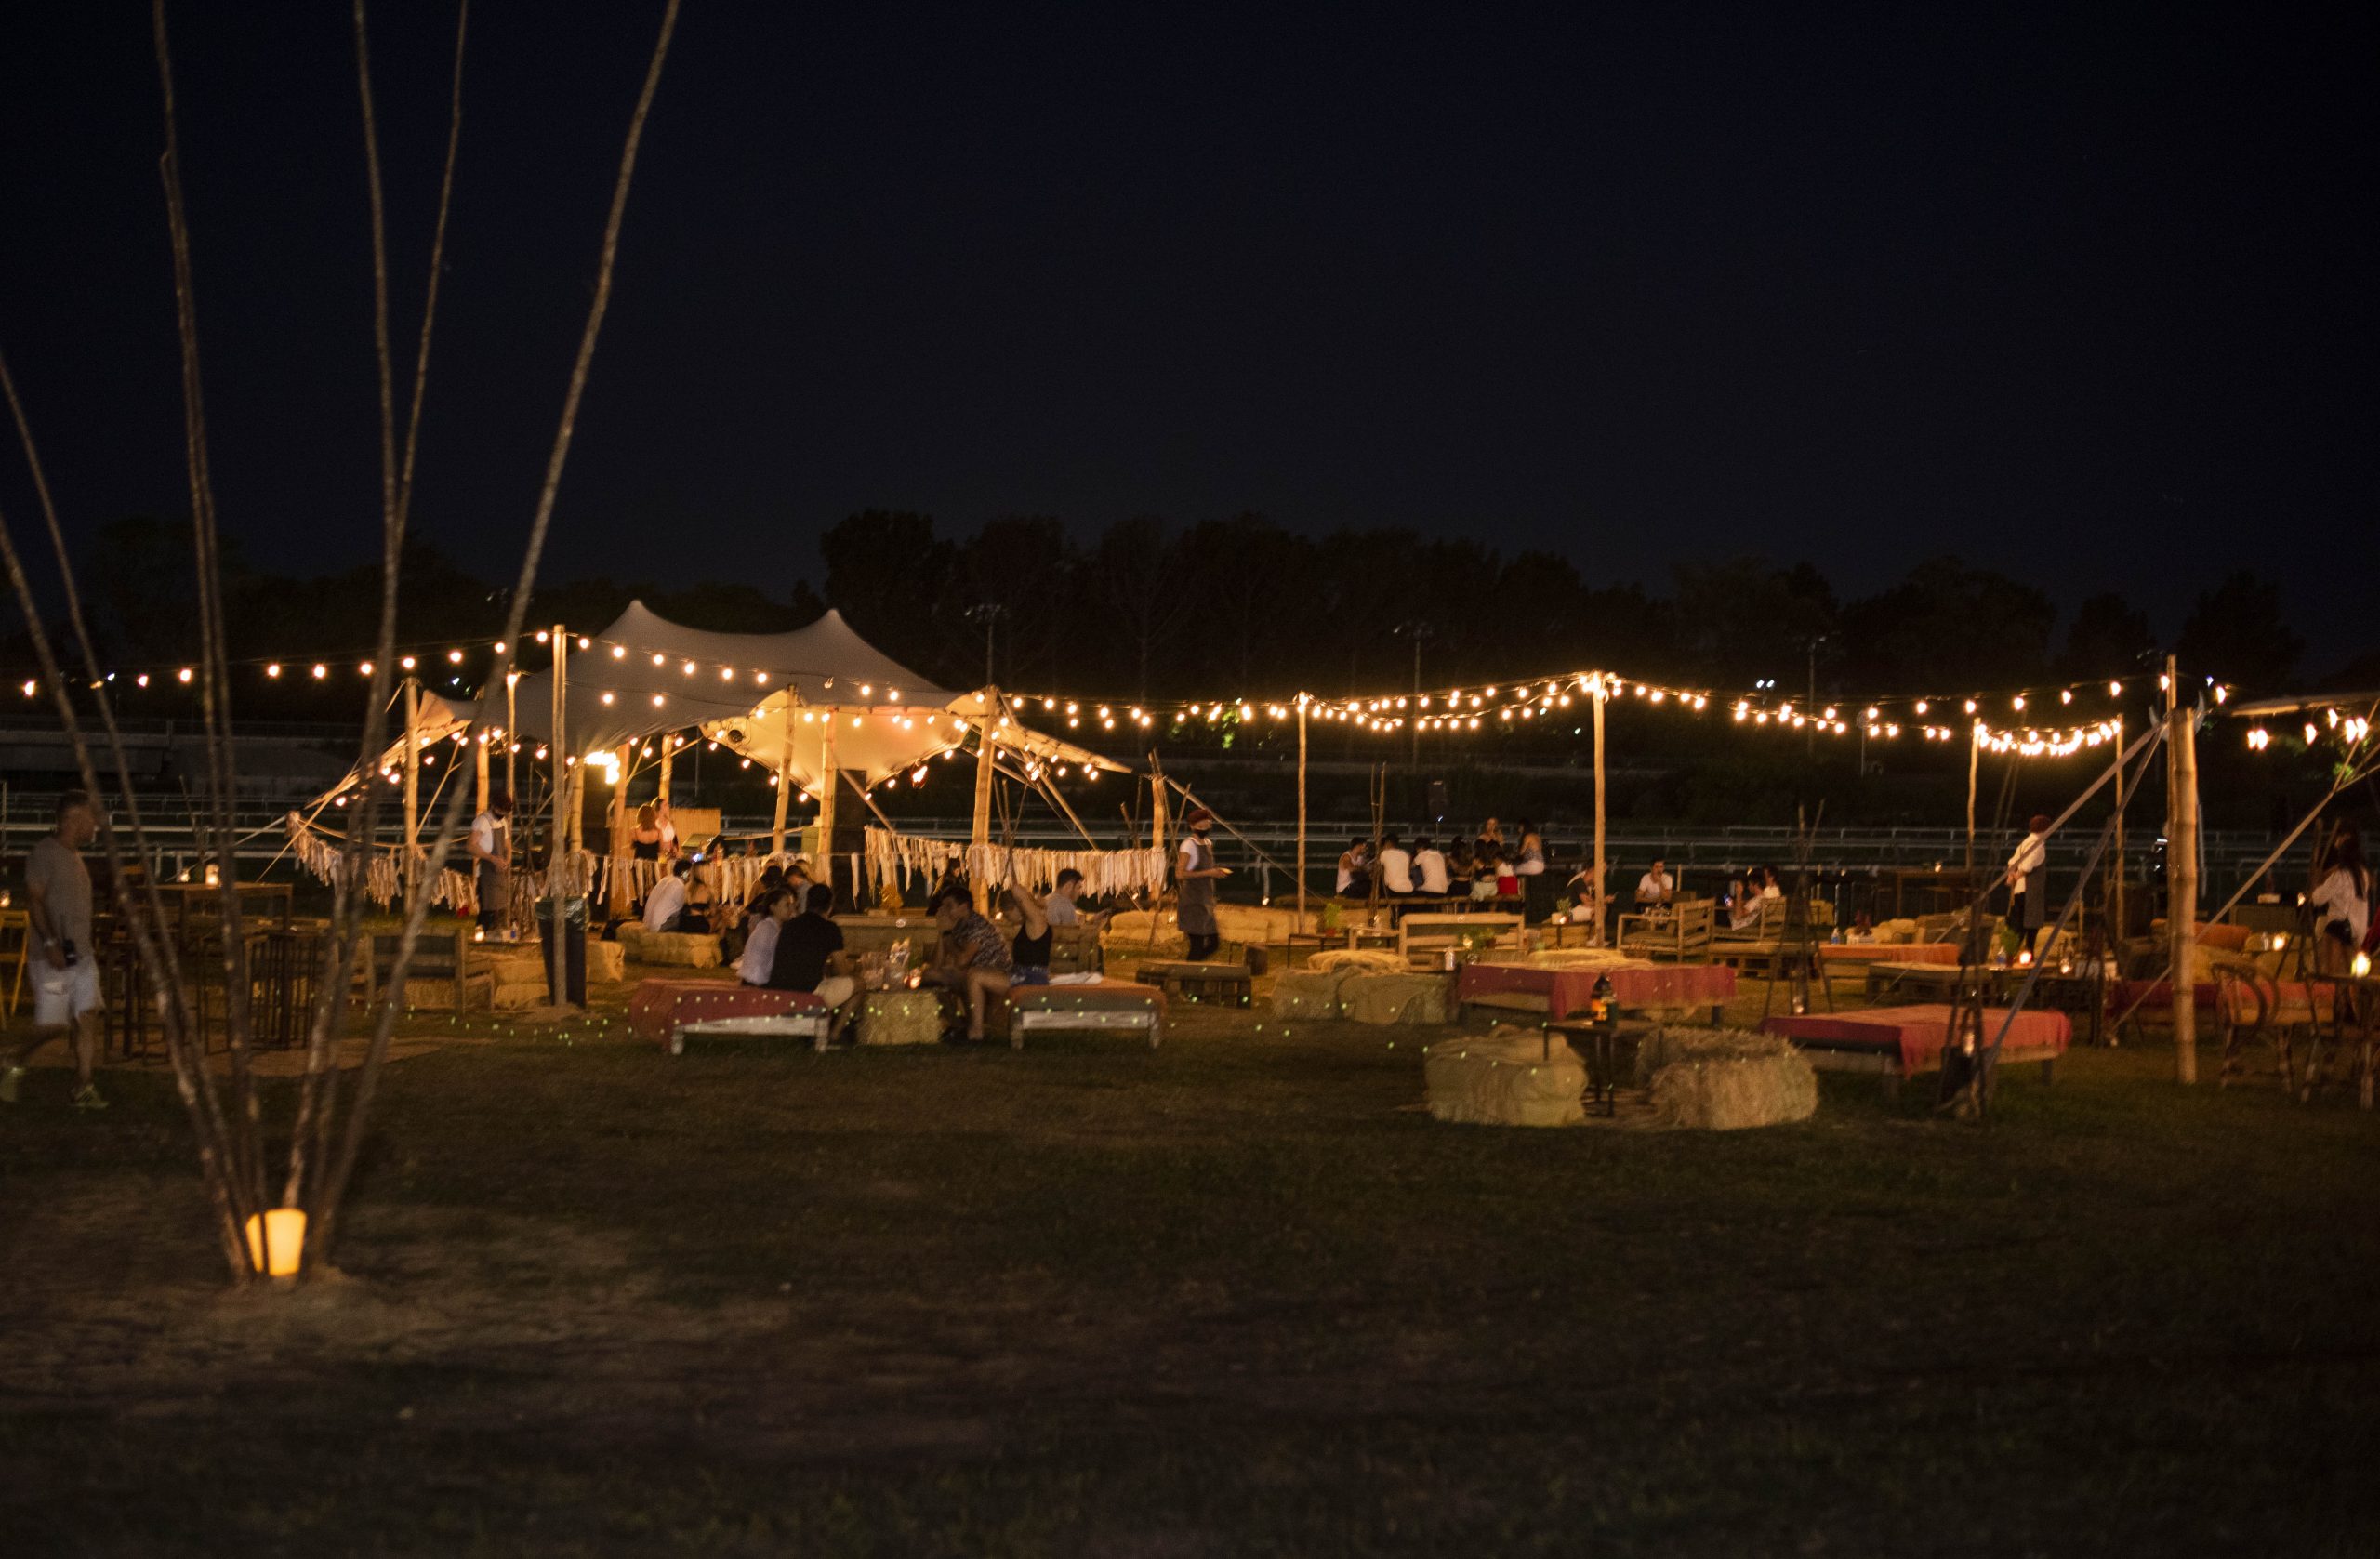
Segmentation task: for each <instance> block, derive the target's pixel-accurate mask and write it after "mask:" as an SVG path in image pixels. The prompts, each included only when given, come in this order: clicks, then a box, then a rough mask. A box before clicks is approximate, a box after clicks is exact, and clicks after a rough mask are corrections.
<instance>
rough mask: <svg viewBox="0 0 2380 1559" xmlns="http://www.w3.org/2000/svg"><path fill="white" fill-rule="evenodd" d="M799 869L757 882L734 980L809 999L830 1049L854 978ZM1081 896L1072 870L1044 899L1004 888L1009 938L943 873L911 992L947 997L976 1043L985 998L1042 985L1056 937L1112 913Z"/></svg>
mask: <svg viewBox="0 0 2380 1559" xmlns="http://www.w3.org/2000/svg"><path fill="white" fill-rule="evenodd" d="M806 865H807V864H806V863H805V862H802V861H800V860H796V861H795V862H793V863H792V864H791V865H789V866H786V867H782V868H780V867H777V866H771V867H769V868H768V870H767V871H765V872H763V873H762V874H761V877H760V882H759V883H758V884H757V885H756V886H755V887H754V889H753V892H752V896H751V898H750V899H748V900H747V902H746V904H745V905H744V911H743V916H742V921H741V926H740V932H741V937H742V942H741V951H740V953H739V954H738V955H737V957H736V958H735V972H736V976H737V978H738V979H740V980H741V981H742V982H743V983H744V984H747V985H754V986H759V987H761V988H763V989H767V990H779V991H810V992H813V993H815V994H816V995H817V997H819V999H821V1000H822V1001H824V1002H826V1005H827V1006H828V1007H829V1008H830V1009H832V1010H833V1015H832V1017H831V1018H830V1020H829V1023H828V1029H827V1037H828V1038H829V1039H830V1040H832V1039H834V1038H837V1037H840V1035H841V1034H842V1031H843V1030H844V1029H845V1028H846V1027H847V1026H848V1025H849V1024H850V1021H851V1018H852V1016H853V1013H854V1012H855V1011H857V1009H858V1006H859V998H860V996H861V988H860V979H859V969H858V965H857V963H856V961H855V960H854V959H853V957H852V955H851V954H850V952H849V951H848V950H847V949H846V948H845V945H844V939H843V928H842V927H841V926H840V925H838V924H836V923H835V919H834V910H835V890H834V888H833V887H832V886H831V885H830V884H827V883H824V882H812V881H810V880H809V879H808V877H807V872H806ZM1082 890H1083V877H1082V873H1080V872H1078V871H1076V870H1073V869H1072V868H1068V869H1067V870H1064V871H1062V872H1060V873H1059V874H1058V879H1057V881H1056V882H1055V884H1053V885H1052V886H1051V890H1050V892H1048V893H1047V894H1046V895H1044V894H1039V893H1036V892H1033V890H1031V889H1030V888H1028V887H1026V886H1025V885H1024V884H1023V883H1020V882H1012V883H1010V884H1008V885H1007V887H1005V888H1003V889H1002V890H1001V891H1000V893H999V897H1000V899H1001V900H1002V901H1003V902H1004V903H1005V905H1007V906H1008V907H1009V908H1010V909H1011V910H1012V911H1013V913H1014V917H1015V927H1016V929H1015V931H1014V932H1013V933H1012V934H1010V933H1006V932H1003V931H1002V930H1001V929H1000V927H999V926H998V925H996V924H994V923H993V921H992V920H991V919H990V918H987V917H986V916H985V915H982V914H980V913H978V912H977V910H976V908H975V901H974V895H973V892H972V888H971V887H970V886H969V884H968V883H967V881H966V880H965V879H964V878H963V877H961V876H957V875H952V874H946V875H945V879H944V880H943V881H942V882H941V883H940V884H938V885H937V886H936V888H935V890H934V893H933V896H932V900H931V901H930V904H929V906H928V907H929V911H930V913H931V915H932V918H933V924H934V930H935V932H936V937H935V943H934V947H933V950H932V955H931V956H930V957H929V958H928V959H927V961H926V963H925V965H924V966H923V967H922V968H921V969H920V970H919V984H921V985H924V986H930V987H933V988H937V989H940V990H942V991H945V992H946V993H948V995H949V997H950V998H951V1001H952V1004H953V1005H954V1006H955V1007H956V1008H957V1009H958V1010H959V1011H960V1012H962V1013H963V1014H964V1017H965V1020H966V1029H965V1032H966V1037H967V1038H968V1039H970V1040H978V1041H979V1040H981V1039H982V1038H983V1037H984V1022H985V1012H986V1011H987V1009H988V1008H989V1006H990V1003H991V1001H992V998H993V997H999V996H1005V995H1007V994H1008V992H1009V991H1010V990H1012V989H1013V988H1015V987H1016V986H1019V985H1043V984H1049V983H1050V979H1051V973H1050V967H1051V954H1052V951H1053V949H1054V945H1055V943H1056V941H1057V931H1056V928H1058V927H1062V926H1064V927H1073V926H1087V927H1091V928H1093V930H1094V931H1095V930H1096V928H1098V927H1100V926H1102V925H1104V923H1105V922H1106V920H1107V918H1108V916H1109V915H1111V914H1112V913H1114V912H1113V911H1112V910H1097V911H1094V910H1091V909H1090V908H1088V907H1087V906H1086V905H1083V904H1082V902H1081V896H1082Z"/></svg>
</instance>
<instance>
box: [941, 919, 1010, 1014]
mask: <svg viewBox="0 0 2380 1559" xmlns="http://www.w3.org/2000/svg"><path fill="white" fill-rule="evenodd" d="M933 923H934V925H935V927H936V928H937V929H938V930H940V931H941V932H942V941H941V943H940V945H938V946H936V948H935V949H934V959H933V963H932V966H931V967H929V968H928V969H927V970H926V971H925V973H924V979H925V981H926V982H927V983H928V984H934V985H939V986H941V987H942V988H943V989H945V990H947V991H950V992H952V993H953V994H954V995H956V996H957V997H959V1001H960V1002H961V1004H962V1005H963V1007H964V1009H965V1011H966V1013H967V1037H968V1038H969V1039H970V1040H981V1039H982V1038H983V1037H984V1010H985V1007H986V1006H987V1005H988V1004H989V1002H990V999H991V998H992V997H995V996H1005V995H1007V994H1008V988H1009V971H1010V970H1011V968H1012V967H1013V960H1012V958H1011V957H1010V955H1009V949H1008V944H1007V942H1006V941H1004V940H1003V939H1002V938H1001V936H1000V930H999V928H998V926H995V925H993V924H992V923H991V922H990V921H989V920H986V919H985V918H983V917H982V916H981V915H978V914H976V913H975V906H974V905H973V903H972V901H970V900H969V898H968V897H967V895H966V894H965V893H943V894H941V895H939V896H938V897H936V898H935V900H934V901H933Z"/></svg>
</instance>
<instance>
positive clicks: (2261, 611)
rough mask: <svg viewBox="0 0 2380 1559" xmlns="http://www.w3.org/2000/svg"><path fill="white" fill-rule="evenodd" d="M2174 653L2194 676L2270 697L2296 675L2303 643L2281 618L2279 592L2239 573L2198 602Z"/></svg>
mask: <svg viewBox="0 0 2380 1559" xmlns="http://www.w3.org/2000/svg"><path fill="white" fill-rule="evenodd" d="M2174 653H2175V654H2177V655H2179V656H2180V657H2181V662H2182V665H2183V666H2184V667H2187V668H2188V671H2189V672H2190V673H2191V674H2192V675H2194V676H2215V677H2228V678H2229V679H2231V680H2234V681H2237V682H2239V683H2241V685H2242V686H2245V687H2249V688H2253V689H2255V690H2257V691H2260V692H2268V693H2269V692H2278V691H2280V690H2281V688H2282V687H2283V686H2284V685H2285V684H2286V683H2287V682H2288V680H2289V679H2290V675H2291V674H2292V673H2293V672H2294V671H2295V670H2296V669H2297V662H2298V658H2299V657H2300V656H2301V655H2303V654H2305V653H2306V641H2304V640H2302V639H2300V638H2299V637H2298V636H2297V634H2296V633H2295V632H2294V630H2293V629H2292V628H2290V626H2289V620H2288V618H2287V617H2286V616H2285V615H2284V614H2282V612H2281V588H2280V587H2279V586H2277V585H2275V584H2274V583H2273V582H2272V581H2270V580H2268V579H2266V578H2264V577H2262V576H2261V575H2255V574H2252V573H2250V572H2248V571H2247V570H2245V569H2240V570H2236V571H2234V572H2233V573H2231V574H2230V575H2227V576H2225V578H2224V581H2223V583H2222V584H2220V585H2217V586H2216V587H2215V588H2214V589H2212V590H2208V591H2205V592H2203V593H2202V594H2201V595H2200V596H2199V598H2198V604H2196V605H2195V606H2193V607H2191V608H2190V614H2189V616H2188V618H2187V619H2185V620H2184V621H2183V623H2182V632H2181V637H2180V638H2179V639H2178V640H2176V641H2175V645H2174Z"/></svg>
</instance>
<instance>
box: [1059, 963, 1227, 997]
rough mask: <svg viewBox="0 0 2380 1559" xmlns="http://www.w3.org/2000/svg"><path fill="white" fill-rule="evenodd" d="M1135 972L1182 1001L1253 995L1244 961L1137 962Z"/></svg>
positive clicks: (1169, 995)
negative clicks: (1242, 962) (1139, 964)
mask: <svg viewBox="0 0 2380 1559" xmlns="http://www.w3.org/2000/svg"><path fill="white" fill-rule="evenodd" d="M1139 973H1140V979H1141V983H1142V984H1147V985H1155V986H1156V987H1157V989H1158V990H1159V991H1160V992H1162V993H1163V994H1164V995H1166V996H1168V997H1181V998H1182V999H1183V1000H1184V1001H1192V1002H1198V1001H1204V1002H1213V1003H1217V1004H1220V1005H1223V1006H1226V1007H1245V1006H1247V1005H1249V1003H1250V1001H1252V1000H1254V999H1255V996H1256V980H1255V977H1254V976H1253V975H1251V974H1250V973H1249V972H1248V966H1247V965H1245V964H1236V963H1188V962H1183V961H1173V960H1159V961H1153V962H1149V963H1144V964H1143V965H1141V967H1140V971H1139ZM1057 988H1059V989H1064V987H1063V986H1061V987H1057Z"/></svg>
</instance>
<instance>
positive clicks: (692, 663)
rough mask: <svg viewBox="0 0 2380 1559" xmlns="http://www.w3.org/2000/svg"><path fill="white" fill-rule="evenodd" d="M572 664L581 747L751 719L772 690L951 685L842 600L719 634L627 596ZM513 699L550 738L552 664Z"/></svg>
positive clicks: (852, 699)
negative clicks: (870, 637) (864, 634)
mask: <svg viewBox="0 0 2380 1559" xmlns="http://www.w3.org/2000/svg"><path fill="white" fill-rule="evenodd" d="M690 668H691V669H690ZM567 670H568V679H567V680H568V684H569V695H568V696H569V708H568V710H567V711H566V715H567V719H568V722H569V729H568V733H567V734H568V738H569V743H570V746H571V748H572V750H573V751H574V752H576V753H578V754H581V755H586V754H591V753H596V752H602V751H605V750H607V749H610V748H614V747H617V746H620V745H621V744H622V743H624V742H633V741H641V740H642V739H643V738H645V737H648V736H655V735H659V734H660V733H663V732H665V731H682V730H684V729H685V728H687V727H688V726H693V725H700V726H704V727H705V728H708V727H709V726H710V725H711V724H712V723H714V722H719V721H727V720H736V719H738V718H739V717H742V718H744V719H747V720H748V719H749V718H751V717H752V713H753V710H754V709H755V707H761V708H762V710H763V713H765V707H766V704H767V701H768V700H770V699H775V700H777V701H778V702H779V703H780V704H781V703H783V702H785V695H786V694H787V693H790V694H793V695H794V696H795V697H797V698H799V699H800V701H801V702H802V703H804V704H810V705H828V704H831V705H836V706H839V707H848V708H850V709H852V710H853V712H866V711H872V710H877V709H881V710H883V711H885V712H886V713H887V714H888V715H891V714H906V712H907V711H908V710H909V709H911V708H913V707H924V708H927V709H930V710H931V709H935V708H938V707H940V706H942V705H944V704H946V703H948V702H949V700H950V698H951V696H952V695H951V694H950V692H949V691H948V690H947V689H945V688H938V687H936V686H934V685H933V684H932V682H929V681H927V680H925V679H924V678H922V677H920V676H919V675H917V673H915V672H913V671H911V670H909V669H908V668H907V667H905V666H903V665H901V664H900V663H899V662H898V661H896V660H894V659H893V657H892V656H890V655H888V654H884V652H882V651H881V650H879V649H878V648H876V646H874V645H873V644H870V643H869V642H868V641H866V640H865V639H862V638H861V637H860V636H859V635H858V634H857V633H854V632H853V631H852V627H851V625H850V624H849V623H846V622H845V621H843V618H842V614H840V612H833V611H829V612H828V613H827V614H826V615H825V616H823V617H821V618H819V619H818V620H817V621H816V622H814V623H812V624H811V625H810V626H809V627H808V628H795V629H794V630H793V631H792V632H790V633H716V632H712V631H711V630H709V629H707V628H687V627H685V626H683V625H682V624H679V623H673V622H670V621H668V619H667V618H665V617H661V616H659V615H657V614H655V613H654V612H653V611H652V610H651V609H649V608H648V607H646V605H645V604H644V602H642V601H630V602H629V603H628V610H627V611H625V612H623V613H621V614H619V616H618V618H617V619H615V621H614V622H613V623H612V624H611V625H610V626H609V627H607V628H604V629H603V630H602V632H601V633H598V634H593V635H590V636H589V644H588V648H586V649H584V650H581V649H578V648H577V647H576V646H575V645H574V646H572V650H571V654H570V660H569V664H568V667H567ZM606 694H609V697H608V698H607V697H606V696H605V695H606ZM513 706H514V707H515V708H516V709H517V710H518V711H519V716H520V721H521V731H522V734H524V735H526V736H531V737H537V738H544V739H548V740H550V739H551V737H552V734H553V674H552V673H551V672H550V671H539V672H533V673H529V674H527V675H524V676H522V679H521V680H520V682H519V684H518V685H517V686H516V687H515V689H514V692H513ZM871 723H872V722H871ZM838 756H839V757H840V753H839V754H838ZM844 766H845V767H847V768H849V767H853V765H852V764H851V763H849V762H848V761H846V762H845V764H844Z"/></svg>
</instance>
